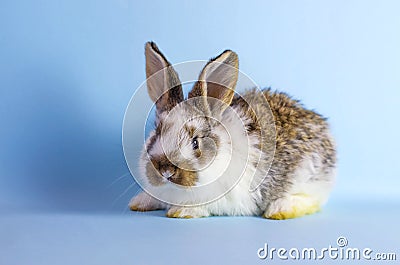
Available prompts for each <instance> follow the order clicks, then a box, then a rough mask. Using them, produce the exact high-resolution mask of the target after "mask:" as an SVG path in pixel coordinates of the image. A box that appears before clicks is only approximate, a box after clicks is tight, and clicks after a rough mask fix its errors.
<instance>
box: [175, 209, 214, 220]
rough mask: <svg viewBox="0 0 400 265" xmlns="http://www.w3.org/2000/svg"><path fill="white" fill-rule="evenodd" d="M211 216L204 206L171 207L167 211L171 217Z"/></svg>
mask: <svg viewBox="0 0 400 265" xmlns="http://www.w3.org/2000/svg"><path fill="white" fill-rule="evenodd" d="M207 216H210V213H209V212H208V211H207V210H206V209H204V208H202V207H177V206H173V207H171V208H170V209H169V210H168V212H167V217H170V218H200V217H207Z"/></svg>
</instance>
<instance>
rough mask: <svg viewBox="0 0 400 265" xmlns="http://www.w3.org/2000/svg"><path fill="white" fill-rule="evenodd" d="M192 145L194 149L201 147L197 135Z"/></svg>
mask: <svg viewBox="0 0 400 265" xmlns="http://www.w3.org/2000/svg"><path fill="white" fill-rule="evenodd" d="M192 146H193V149H194V150H196V149H199V141H198V140H197V137H195V138H193V140H192Z"/></svg>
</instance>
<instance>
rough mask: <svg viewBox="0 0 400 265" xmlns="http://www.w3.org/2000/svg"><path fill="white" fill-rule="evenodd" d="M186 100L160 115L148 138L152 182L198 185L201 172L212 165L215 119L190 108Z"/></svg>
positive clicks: (216, 136)
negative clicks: (213, 125)
mask: <svg viewBox="0 0 400 265" xmlns="http://www.w3.org/2000/svg"><path fill="white" fill-rule="evenodd" d="M187 104H188V102H186V101H184V102H182V103H181V104H179V105H177V106H176V107H175V108H174V109H173V110H171V111H170V112H168V113H163V115H160V116H161V117H160V120H159V122H158V124H157V128H156V130H155V132H154V133H153V135H152V136H151V137H150V139H149V140H148V143H147V145H146V150H147V154H148V162H147V163H148V165H147V166H146V170H147V176H148V178H149V181H150V183H151V184H156V185H161V184H165V183H168V182H172V183H175V184H179V185H183V186H193V185H196V183H197V182H198V178H199V173H200V172H201V171H202V170H203V169H205V168H207V167H208V166H210V164H211V163H212V161H213V160H214V158H215V156H216V154H217V153H218V147H219V137H218V135H217V134H215V133H213V130H212V121H211V120H210V118H209V117H206V116H204V115H202V114H201V113H192V112H190V111H188V106H187ZM149 173H150V174H149Z"/></svg>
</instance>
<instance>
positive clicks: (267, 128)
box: [130, 44, 336, 219]
mask: <svg viewBox="0 0 400 265" xmlns="http://www.w3.org/2000/svg"><path fill="white" fill-rule="evenodd" d="M146 49H147V50H146V52H149V54H147V53H146V55H147V56H148V60H149V59H150V61H152V62H153V63H154V62H155V60H156V59H157V60H161V61H163V60H165V57H163V56H162V54H161V53H160V52H159V51H158V49H157V47H156V46H155V45H154V44H148V46H146ZM150 52H154V53H155V55H154V54H153V53H150ZM152 56H156V57H154V58H153V57H152ZM160 58H161V59H160ZM219 60H221V63H224V64H229V65H231V66H233V67H236V69H237V57H236V55H235V54H233V55H232V52H230V51H228V54H227V53H226V52H225V53H223V54H221V55H220V56H219V57H217V58H215V59H213V60H211V61H210V62H209V64H207V65H206V66H205V68H204V69H203V72H202V74H201V75H200V78H199V80H200V81H198V82H197V83H196V84H195V86H194V88H193V89H192V91H191V92H190V93H189V99H188V103H187V104H180V102H186V101H184V100H183V94H182V91H179V89H176V87H179V85H177V82H175V81H174V82H173V83H174V84H175V85H171V84H169V87H175V90H174V91H172V92H169V93H170V94H168V93H166V94H164V96H161V97H154V96H153V97H152V98H155V99H153V100H154V101H155V102H156V104H159V105H157V108H158V112H157V128H156V129H155V130H154V131H153V132H152V133H151V134H150V136H149V138H148V140H147V142H146V144H145V147H144V149H143V152H142V156H141V162H140V165H141V169H142V176H141V178H142V183H143V185H144V186H148V187H153V188H155V189H157V191H158V192H159V193H158V194H162V196H164V198H166V200H167V201H179V198H176V197H175V193H173V192H171V189H170V188H171V187H172V186H171V185H176V184H180V185H182V186H185V187H189V188H190V187H195V186H201V185H207V184H208V183H210V182H215V183H217V185H214V186H212V189H213V190H212V191H210V198H207V195H204V194H201V196H199V197H196V194H194V195H193V196H192V197H190V199H184V200H183V198H182V202H181V203H182V204H181V205H180V206H177V205H170V204H167V203H164V202H160V201H159V200H157V199H155V198H153V197H152V196H150V195H148V194H147V193H145V192H142V193H140V194H139V195H138V196H136V197H134V198H133V199H132V200H131V202H130V207H131V209H132V210H155V209H167V210H168V212H167V216H169V217H181V218H184V217H205V216H210V215H263V216H264V217H266V218H271V219H286V218H293V217H298V216H302V215H305V214H310V213H313V212H315V211H317V210H319V209H320V207H321V205H323V204H324V203H325V202H326V200H327V198H328V195H329V193H330V190H331V188H332V186H333V182H334V171H335V162H336V161H335V160H336V158H335V155H336V154H335V148H334V143H333V140H332V137H331V136H330V134H329V130H328V124H327V122H326V119H325V118H323V117H322V116H320V115H319V114H317V113H315V112H313V111H310V110H307V109H305V108H304V107H303V106H302V105H301V104H300V103H299V102H298V101H296V100H293V99H291V98H290V97H288V96H287V95H286V94H284V93H277V92H272V91H270V90H263V91H259V90H257V89H253V90H249V91H247V92H245V93H243V94H241V95H233V92H232V94H230V93H231V92H230V91H229V89H228V90H226V89H225V90H224V88H222V86H221V85H215V86H213V85H212V82H210V81H209V80H205V79H207V78H210V76H212V77H213V78H215V77H218V67H219V66H218V65H217V66H213V65H212V64H213V63H214V62H218V63H220V62H219ZM163 62H164V64H165V65H164V66H163V67H167V68H168V67H170V65H169V63H168V61H166V60H165V61H163ZM235 62H236V64H235ZM150 63H151V62H150ZM148 65H149V63H148ZM163 67H161V69H162V68H163ZM231 68H232V67H231ZM231 68H229V69H228V70H226V69H224V71H221V72H223V73H224V75H228V76H229V74H231V76H230V78H229V79H227V80H233V83H229V82H230V81H228V83H224V84H223V85H224V86H226V87H228V88H229V87H233V88H234V86H235V84H236V79H237V76H236V79H235V72H234V70H232V69H233V68H232V69H231ZM147 69H149V68H147ZM231 70H232V72H231V73H230V71H231ZM169 71H171V70H169ZM153 72H154V71H153ZM173 74H174V73H173ZM148 76H149V72H148ZM173 77H174V76H173ZM173 77H172V78H169V79H168V80H174V78H173ZM176 78H177V75H176ZM202 80H205V81H207V82H204V83H202ZM211 81H212V80H211ZM148 85H149V93H150V95H152V92H154V91H151V89H152V87H151V86H152V83H151V82H149V81H148ZM206 85H207V87H206V88H204V86H206ZM180 89H181V88H180ZM163 91H164V90H163ZM205 91H207V92H208V94H206V95H205V94H204V93H205ZM163 93H164V92H163ZM210 95H212V97H213V98H216V99H218V100H220V101H222V102H224V103H225V104H228V105H230V109H232V110H233V112H232V111H227V110H225V108H226V107H221V106H222V105H221V106H219V105H216V104H214V103H213V100H210ZM199 96H200V99H202V101H192V102H191V101H190V99H192V98H198V97H199ZM205 96H207V97H205ZM204 99H206V100H205V101H204ZM265 100H266V102H268V104H267V105H265V104H263V102H265ZM160 101H163V102H164V103H162V104H160ZM168 104H170V106H168ZM268 105H269V106H268ZM205 113H207V114H208V115H212V116H213V117H217V119H220V120H221V121H222V122H221V123H219V122H215V121H214V120H213V119H214V118H213V119H208V118H207V117H203V116H202V115H204V114H205ZM233 113H236V114H233ZM235 115H237V116H238V117H239V119H237V118H235ZM273 129H274V130H273ZM227 132H229V133H227ZM161 134H162V135H163V137H160V135H161ZM163 139H167V141H165V140H163ZM193 139H194V140H193ZM206 139H211V140H212V142H213V145H210V143H209V142H207V141H206ZM196 147H197V148H196ZM177 150H179V151H180V152H177ZM232 154H235V155H233V156H232ZM182 157H185V159H183V158H182ZM210 157H213V159H210ZM246 160H247V162H246V163H245V164H244V163H243V161H246ZM171 161H178V162H171ZM205 165H206V166H205ZM227 165H228V166H227ZM238 172H242V174H241V177H240V178H239V179H238V181H237V183H235V185H233V186H232V185H231V183H230V182H229V181H226V179H225V180H224V179H223V178H221V179H218V176H219V175H220V174H222V173H223V174H226V175H227V176H230V175H232V176H233V175H235V174H238ZM255 179H259V180H260V185H258V186H256V187H254V188H255V189H252V188H253V186H252V185H253V184H254V183H253V182H254V180H255ZM144 188H146V187H144ZM215 194H221V196H219V197H217V198H215V196H214V195H215ZM200 197H201V198H200ZM204 199H206V200H209V202H207V203H199V201H203V200H204Z"/></svg>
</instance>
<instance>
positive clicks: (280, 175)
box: [231, 89, 336, 208]
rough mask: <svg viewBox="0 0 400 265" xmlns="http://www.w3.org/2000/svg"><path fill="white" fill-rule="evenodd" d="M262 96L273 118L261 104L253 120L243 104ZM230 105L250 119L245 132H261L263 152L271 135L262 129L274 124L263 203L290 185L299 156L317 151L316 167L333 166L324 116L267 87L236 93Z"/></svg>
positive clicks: (327, 169) (269, 142)
mask: <svg viewBox="0 0 400 265" xmlns="http://www.w3.org/2000/svg"><path fill="white" fill-rule="evenodd" d="M262 96H264V97H265V99H266V100H267V102H268V104H269V106H270V109H271V111H272V114H273V120H271V117H270V116H271V112H269V111H268V110H266V109H265V108H263V107H260V108H259V109H258V110H256V112H257V117H258V120H257V118H256V115H255V112H254V111H253V110H251V109H250V108H249V106H248V104H247V103H246V102H257V101H260V98H262ZM259 105H260V106H261V104H259ZM231 106H232V107H235V106H237V107H238V108H240V109H242V110H244V112H245V113H246V114H247V116H248V117H249V118H250V122H248V123H247V124H245V125H246V128H247V131H248V133H249V134H257V135H261V134H262V133H263V132H264V135H263V137H262V138H263V140H262V141H260V143H261V147H260V148H261V149H262V150H263V151H264V153H265V154H268V153H269V152H271V150H273V146H271V143H272V142H273V141H271V137H272V136H273V135H272V133H271V132H268V131H265V130H264V131H263V128H271V127H270V125H271V122H274V124H275V130H276V135H275V137H276V138H275V140H276V144H275V155H274V157H273V161H272V164H271V167H270V170H269V172H268V176H269V178H268V179H271V180H272V181H265V182H264V183H263V185H261V192H262V194H263V198H268V200H266V203H268V201H273V200H275V199H278V198H280V197H281V196H282V195H283V194H285V192H286V191H287V190H288V189H289V188H290V187H291V185H292V183H291V173H293V172H294V171H295V169H296V168H297V167H298V166H299V163H301V162H302V159H303V158H305V157H306V156H307V155H311V153H312V152H318V153H319V155H321V156H322V157H323V168H322V169H319V170H322V171H326V172H328V171H329V170H330V169H332V168H334V167H335V163H336V151H335V146H334V143H333V142H332V140H331V139H330V137H329V132H328V131H329V128H328V123H327V121H326V118H324V117H322V116H321V115H319V114H318V113H316V112H314V111H311V110H307V109H306V108H304V106H303V105H302V104H300V102H299V101H298V100H294V99H292V98H291V97H289V96H288V95H287V94H285V93H281V92H276V91H275V92H273V91H271V89H266V90H263V91H262V94H261V92H260V91H259V90H256V89H253V90H249V91H246V92H245V93H243V94H242V95H240V96H238V95H236V96H235V98H234V100H233V101H232V104H231ZM265 159H267V160H268V159H271V158H270V157H266V158H265ZM261 162H262V161H261ZM261 168H262V167H261ZM265 207H267V205H265V206H261V205H260V208H265Z"/></svg>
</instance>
